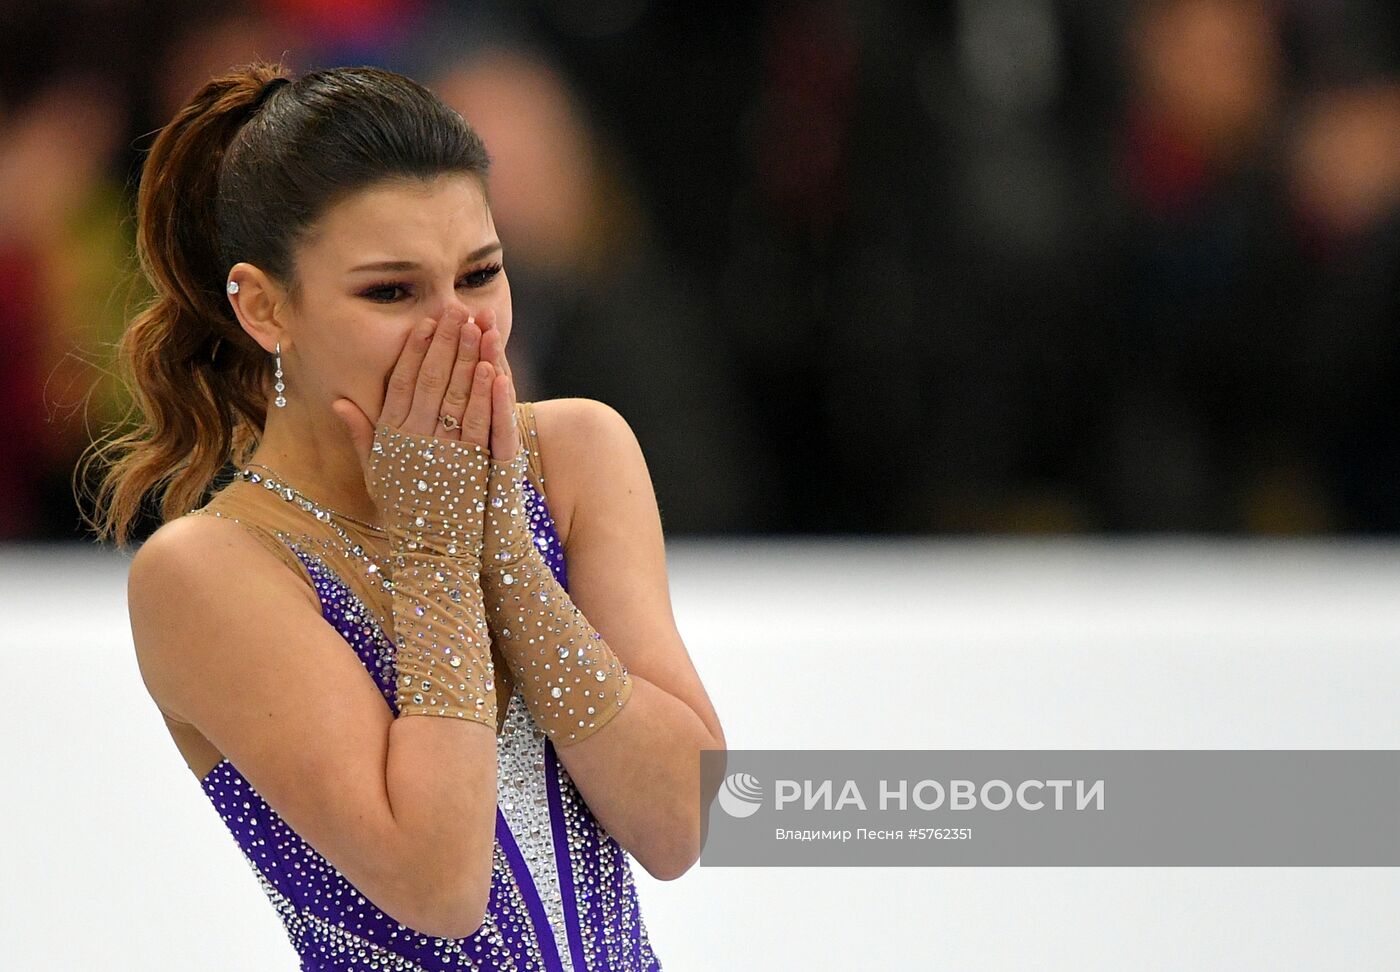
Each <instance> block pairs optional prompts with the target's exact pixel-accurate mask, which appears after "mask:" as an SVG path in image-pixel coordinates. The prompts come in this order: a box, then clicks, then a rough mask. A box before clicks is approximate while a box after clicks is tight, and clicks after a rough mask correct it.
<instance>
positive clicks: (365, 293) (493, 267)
mask: <svg viewBox="0 0 1400 972" xmlns="http://www.w3.org/2000/svg"><path fill="white" fill-rule="evenodd" d="M502 269H504V268H503V267H502V265H501V263H500V262H499V261H497V262H496V263H488V264H487V265H486V266H484V267H478V268H477V269H475V270H473V271H471V272H470V273H468V274H466V275H465V276H467V277H476V276H479V275H481V274H486V275H487V276H486V279H485V280H483V281H482V282H481V283H479V284H477V286H478V287H484V286H486V285H487V284H488V283H490V282H491V281H492V280H494V279H495V278H496V275H497V274H499V273H500V272H501V270H502ZM393 289H398V290H403V291H405V292H406V291H407V290H408V288H407V287H405V286H404V285H403V284H401V283H399V282H397V281H394V280H386V281H384V282H383V283H377V284H374V285H372V286H369V287H366V288H365V289H364V290H361V291H360V296H361V297H364V298H366V299H367V300H374V298H373V297H370V296H369V295H370V294H372V293H374V292H375V291H378V290H393ZM374 302H375V303H377V304H392V303H394V301H392V300H374Z"/></svg>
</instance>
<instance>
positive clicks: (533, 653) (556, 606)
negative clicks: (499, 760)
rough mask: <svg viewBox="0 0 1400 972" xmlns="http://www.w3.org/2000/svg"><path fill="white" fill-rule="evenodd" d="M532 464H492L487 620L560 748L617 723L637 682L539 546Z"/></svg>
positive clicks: (485, 556) (485, 562) (523, 459)
mask: <svg viewBox="0 0 1400 972" xmlns="http://www.w3.org/2000/svg"><path fill="white" fill-rule="evenodd" d="M528 461H529V459H528V456H527V454H526V453H525V451H524V450H521V451H520V452H518V453H516V455H515V458H514V459H511V460H501V459H495V458H493V459H491V460H490V476H489V479H488V486H487V499H486V515H485V519H484V522H483V530H484V536H483V542H482V567H481V589H482V593H483V595H484V596H485V599H486V620H487V623H488V624H489V626H490V629H491V632H492V634H493V635H494V636H495V639H496V645H497V647H498V648H499V649H500V651H501V654H502V656H504V658H505V660H506V663H507V664H508V665H509V666H510V670H511V673H512V674H513V675H514V676H515V680H516V684H518V685H519V687H520V694H521V695H522V696H523V697H524V699H525V704H526V707H527V708H528V709H529V710H530V715H531V716H532V717H533V718H534V720H535V722H536V723H537V724H538V725H539V726H540V728H541V729H543V730H544V731H545V733H546V734H548V736H549V737H550V739H551V740H552V741H553V742H554V745H555V746H556V747H563V746H571V745H573V744H575V743H579V742H582V741H583V740H584V739H587V738H588V737H589V736H591V735H593V734H594V733H595V732H597V731H598V730H599V729H601V728H603V726H605V725H607V724H608V723H609V722H610V721H612V719H613V717H614V716H616V715H617V713H618V712H620V711H621V710H622V707H623V706H624V705H625V704H626V703H627V700H628V698H630V697H631V694H632V677H631V675H630V674H629V673H628V671H627V669H626V667H625V666H624V665H623V664H622V661H621V660H620V659H619V658H618V657H617V656H616V655H615V654H613V651H612V649H611V648H609V647H608V643H607V642H606V641H604V640H603V636H602V635H600V634H599V633H598V632H597V631H596V630H594V628H593V626H592V625H591V624H589V623H588V619H587V618H585V617H584V616H583V613H582V612H581V611H580V610H579V609H578V608H577V607H576V606H575V605H574V602H573V600H572V599H571V598H570V597H569V594H568V592H567V591H565V590H564V588H563V587H561V586H560V584H559V582H558V580H556V579H555V577H554V572H553V571H551V570H550V569H549V564H548V563H546V562H545V559H544V555H543V554H541V553H540V549H539V547H537V546H536V545H535V543H534V536H533V534H532V533H531V532H530V527H529V523H528V521H527V515H526V511H525V499H524V493H523V491H522V484H523V482H524V480H525V473H526V469H527V463H528Z"/></svg>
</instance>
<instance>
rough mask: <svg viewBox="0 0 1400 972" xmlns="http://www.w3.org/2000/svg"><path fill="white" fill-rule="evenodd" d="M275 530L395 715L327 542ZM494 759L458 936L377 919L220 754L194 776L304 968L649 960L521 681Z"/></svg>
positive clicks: (556, 568)
mask: <svg viewBox="0 0 1400 972" xmlns="http://www.w3.org/2000/svg"><path fill="white" fill-rule="evenodd" d="M525 497H526V505H527V509H528V512H529V517H530V524H531V531H532V533H533V536H534V541H535V543H536V545H537V546H539V548H540V551H541V553H543V554H544V555H545V558H546V560H547V562H548V563H549V566H550V569H551V570H552V571H553V572H554V574H555V577H556V578H557V579H558V581H559V583H560V585H561V586H563V587H564V588H565V589H566V590H567V587H568V581H567V572H566V568H565V563H564V556H563V550H562V548H561V545H560V543H559V537H558V534H557V532H556V530H555V527H554V521H553V518H552V517H551V516H550V513H549V508H548V504H547V503H546V501H545V497H544V495H543V494H542V493H540V492H539V491H538V490H536V489H535V488H534V486H533V484H531V483H528V482H527V483H526V488H525ZM278 536H279V537H281V538H282V539H283V542H285V543H286V545H287V546H288V547H289V548H290V549H291V550H292V551H293V552H294V553H295V555H296V557H297V559H298V560H299V561H300V563H301V564H302V565H304V567H305V569H306V572H307V574H308V575H309V576H310V578H311V580H312V582H313V583H314V585H315V589H316V593H317V595H318V596H319V598H320V601H321V607H322V615H323V617H324V618H325V619H326V621H328V622H329V623H330V624H331V625H333V626H334V627H335V629H336V630H337V631H338V632H339V633H340V634H341V636H342V637H343V638H344V639H345V641H346V642H347V644H348V645H349V646H350V647H351V648H352V649H353V650H354V651H355V653H356V655H357V656H358V657H359V659H360V661H361V662H362V663H363V664H364V666H365V668H366V670H368V672H369V674H370V675H371V676H372V677H373V678H374V680H375V683H376V684H377V685H378V687H379V689H380V692H381V693H382V694H383V696H384V700H385V703H386V704H387V705H388V706H389V707H390V708H391V709H392V710H394V712H395V714H397V705H396V703H395V699H394V695H395V693H394V679H395V668H394V643H393V639H392V637H390V636H389V635H386V633H385V631H384V629H383V624H382V623H381V621H380V620H379V619H378V618H377V616H376V612H375V611H373V610H372V609H371V607H370V606H369V605H367V604H366V603H365V602H364V600H363V599H362V598H361V596H360V595H359V594H358V593H357V592H356V590H355V589H354V588H353V587H352V586H351V585H350V584H347V583H346V580H345V579H344V577H343V576H342V575H341V574H340V573H338V572H337V570H336V568H335V567H334V566H333V564H332V563H331V561H330V559H329V558H328V557H326V556H323V553H324V551H319V552H318V550H317V549H315V546H314V544H311V543H301V542H298V540H297V539H296V538H295V537H294V536H293V535H291V534H288V533H285V532H281V531H279V533H278ZM342 569H344V568H342ZM497 756H498V775H497V792H498V799H497V809H496V841H495V850H494V852H493V859H492V875H491V891H490V897H489V903H488V906H487V913H486V916H485V922H484V923H483V925H482V927H481V929H480V930H479V931H478V932H477V933H476V934H475V935H473V936H471V937H469V938H463V939H443V938H433V937H429V936H426V935H422V934H419V933H418V932H416V931H414V930H412V929H410V928H408V927H406V926H405V925H403V924H400V923H399V922H397V921H395V920H393V919H392V918H389V917H388V916H386V915H385V914H384V913H383V912H382V911H380V910H379V909H378V908H376V907H375V906H374V904H373V903H371V902H370V901H369V900H368V899H366V898H365V896H364V895H363V894H361V893H360V892H359V891H358V890H357V889H356V888H355V887H354V886H353V885H352V884H351V883H350V882H349V881H348V880H346V878H345V877H344V876H343V875H342V874H341V873H340V872H339V871H338V870H337V869H336V868H335V867H334V866H333V865H332V864H331V863H330V862H329V861H328V860H326V859H325V858H324V857H322V856H321V855H320V854H319V853H317V852H316V851H315V850H313V849H312V848H311V846H310V845H309V844H307V842H306V841H304V840H303V839H302V838H301V837H300V836H298V835H297V834H296V833H295V832H294V831H293V830H292V829H291V828H290V827H289V826H287V824H286V823H285V822H283V821H282V819H281V818H280V817H279V816H278V815H277V814H276V812H274V811H273V810H272V809H271V807H269V806H268V804H267V803H266V802H265V801H264V800H263V799H262V798H261V797H260V796H259V795H258V793H257V791H256V790H255V789H254V788H253V787H252V786H251V785H250V784H249V783H248V781H247V780H246V779H245V778H244V777H243V776H242V775H241V774H240V773H239V772H238V769H237V768H236V767H235V766H234V765H233V764H232V763H231V762H230V761H229V760H227V759H224V760H221V761H220V762H219V763H218V764H217V765H216V766H215V767H214V768H213V769H212V770H211V771H210V772H209V773H208V775H206V776H205V777H204V778H203V780H201V784H200V785H201V787H202V788H203V790H204V792H205V793H206V794H207V795H208V797H209V799H210V800H211V801H212V803H213V805H214V806H215V808H216V809H217V810H218V812H219V814H220V815H221V816H222V818H223V820H224V822H225V823H226V824H227V826H228V828H229V831H230V832H231V833H232V835H233V837H234V839H235V840H236V841H237V843H238V846H239V847H240V848H241V849H242V851H243V854H244V857H245V858H246V859H247V861H248V863H249V865H250V866H251V867H252V870H253V873H254V875H255V876H256V877H257V880H258V883H259V885H260V886H261V887H262V889H263V891H264V893H265V894H266V895H267V896H268V898H269V899H270V900H271V901H272V903H273V906H274V907H275V908H276V910H277V913H278V914H279V915H280V916H281V918H282V921H283V923H284V925H285V927H286V930H287V934H288V936H289V938H290V939H291V942H292V945H293V947H294V948H295V949H296V951H297V953H298V955H299V956H300V957H301V961H302V964H301V968H302V969H303V970H318V972H330V970H342V969H344V970H349V969H366V970H367V969H376V970H401V972H410V970H443V969H453V970H465V969H482V970H488V969H489V970H494V969H515V970H532V969H547V970H567V972H585V970H588V972H592V970H602V969H608V970H631V969H638V970H641V969H659V968H660V967H661V966H660V963H659V962H658V961H657V959H656V957H655V955H654V954H653V953H652V950H651V945H650V943H649V941H648V939H647V931H646V927H645V924H644V923H643V921H642V916H641V913H640V910H639V907H638V901H637V896H636V887H635V884H634V881H633V874H632V870H631V858H630V856H629V855H628V854H627V853H626V852H625V851H624V850H623V849H622V847H621V846H620V845H619V844H618V843H617V841H616V840H614V839H613V838H612V837H611V836H610V835H609V834H608V833H607V832H606V830H605V829H604V828H603V827H602V825H601V824H599V823H598V821H597V820H596V819H595V818H594V817H593V814H592V813H591V812H590V810H589V808H588V806H587V804H585V803H584V801H583V799H582V797H581V796H580V794H579V791H578V789H577V788H576V787H575V786H574V783H573V781H572V780H571V779H570V778H569V774H568V772H567V770H566V769H565V768H564V766H563V764H562V763H560V761H559V760H558V758H557V756H556V753H555V749H554V746H553V743H552V742H551V741H550V740H549V739H548V737H547V736H546V735H545V734H544V732H543V730H541V729H540V728H539V727H538V726H537V725H536V724H535V723H534V721H533V720H532V719H531V717H530V714H529V711H528V710H527V708H526V706H525V703H524V699H523V698H522V697H521V695H520V693H519V691H518V690H516V691H513V692H512V694H511V696H510V698H509V701H508V703H507V705H506V707H505V718H504V725H503V728H502V730H501V733H500V735H499V736H498V739H497Z"/></svg>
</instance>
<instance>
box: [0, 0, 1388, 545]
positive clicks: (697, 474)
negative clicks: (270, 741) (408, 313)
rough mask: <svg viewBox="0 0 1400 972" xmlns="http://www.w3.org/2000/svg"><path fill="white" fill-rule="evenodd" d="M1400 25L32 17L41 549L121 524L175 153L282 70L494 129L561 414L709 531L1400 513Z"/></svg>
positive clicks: (0, 384)
mask: <svg viewBox="0 0 1400 972" xmlns="http://www.w3.org/2000/svg"><path fill="white" fill-rule="evenodd" d="M1398 38H1400V7H1398V6H1397V5H1396V4H1393V3H1390V2H1387V0H1272V2H1265V0H1144V2H1135V3H1129V2H1122V0H1058V2H1056V0H963V2H946V3H937V2H928V3H919V2H894V0H886V2H879V0H869V2H855V0H790V2H754V3H749V4H724V3H711V4H661V3H648V2H647V0H602V2H594V3H589V2H580V0H548V2H546V0H533V2H527V0H519V2H514V3H483V2H465V0H459V2H431V0H338V2H331V0H263V2H260V3H239V4H228V3H217V2H211V0H199V2H194V0H50V2H47V3H45V4H37V3H34V4H27V3H26V4H17V3H5V4H3V5H0V45H4V47H5V50H4V52H3V54H4V56H3V57H0V400H3V404H4V408H3V413H0V414H3V419H4V422H5V429H4V434H3V435H0V539H10V540H19V539H49V538H54V539H57V538H68V539H73V538H79V537H80V536H81V534H80V528H79V525H78V523H79V517H78V508H77V506H76V501H75V498H74V485H75V483H74V470H75V468H76V463H77V461H78V459H79V456H80V454H81V453H82V452H83V450H84V449H85V448H86V447H87V445H88V444H89V442H90V441H91V440H92V438H93V437H94V436H98V435H101V434H103V433H104V432H106V431H107V430H109V429H111V428H112V427H113V426H114V425H119V424H120V423H122V422H123V421H126V420H127V418H126V416H127V414H128V411H129V409H130V408H131V402H130V400H129V399H128V398H127V396H126V394H125V392H124V390H123V389H122V388H121V386H120V383H119V382H118V381H117V380H116V378H115V375H114V372H113V364H112V350H113V347H114V345H115V342H116V340H117V337H118V336H119V334H120V333H121V330H122V328H123V326H124V324H125V322H126V321H127V319H128V318H129V316H130V314H131V313H132V310H133V308H134V307H136V306H138V305H139V304H140V302H141V301H143V300H144V299H145V298H146V296H147V291H146V289H145V288H146V284H145V283H144V282H143V281H142V280H141V279H140V277H139V275H138V273H137V266H136V260H135V255H134V249H133V239H134V226H133V222H132V220H133V216H132V213H133V203H134V198H135V188H136V181H137V178H138V175H139V170H140V163H141V159H142V157H143V153H144V152H145V151H146V150H147V149H148V148H149V145H150V142H151V140H152V138H153V136H154V133H155V131H156V130H158V129H159V128H160V127H161V126H162V125H163V124H164V123H165V122H166V121H167V120H168V119H169V118H170V116H171V115H172V113H173V112H174V111H175V109H176V108H177V106H178V105H180V104H181V103H182V102H183V101H184V99H185V98H186V97H188V95H189V94H190V93H191V92H192V91H193V90H194V89H195V88H196V87H197V86H198V85H199V84H200V83H202V82H203V81H204V80H205V79H206V78H208V77H210V76H212V75H213V74H216V73H218V72H220V71H222V70H223V69H225V68H227V67H229V66H231V65H233V64H237V63H240V62H242V61H246V60H248V59H250V58H252V57H254V56H261V57H271V58H278V57H281V58H284V59H285V60H286V61H287V63H288V64H290V65H291V66H293V68H294V69H295V70H298V71H302V70H307V69H310V68H313V67H323V66H332V65H336V64H376V65H380V66H383V67H387V68H391V69H394V70H398V71H402V72H404V73H406V74H409V75H410V76H412V77H415V78H417V79H418V80H420V81H422V82H424V83H425V84H428V85H429V86H430V87H432V88H434V89H435V90H436V91H438V92H439V93H440V94H441V95H442V96H443V97H444V98H445V99H446V100H447V101H448V102H449V103H450V104H452V105H453V106H454V107H456V108H457V109H458V110H459V111H461V113H462V114H463V116H464V117H466V119H467V120H468V121H469V122H470V123H471V124H472V125H473V126H475V127H476V128H477V130H478V131H480V132H481V134H482V136H483V137H484V138H485V140H486V144H487V147H488V150H489V151H490V152H491V154H492V157H493V160H494V162H493V170H492V176H491V179H492V193H493V202H494V206H495V208H494V211H493V215H494V217H495V221H496V225H497V228H498V230H499V231H500V233H501V237H502V240H503V243H504V245H505V263H506V267H507V270H508V272H509V275H510V280H511V290H512V294H513V299H514V318H515V330H514V336H513V337H512V340H511V360H512V365H513V369H514V370H515V372H516V378H517V385H518V388H519V395H520V398H521V399H522V400H528V399H543V398H555V397H564V396H584V397H590V398H598V399H601V400H603V401H605V402H608V403H609V404H611V405H612V406H613V407H615V408H616V409H617V410H618V411H620V412H621V413H622V414H623V415H624V416H625V417H626V418H627V419H628V421H629V422H630V423H631V424H632V427H633V428H634V430H635V431H636V433H637V436H638V438H639V440H640V442H641V444H642V448H643V451H644V452H645V454H646V457H647V461H648V464H649V467H650V470H651V473H652V478H653V481H654V483H655V485H656V489H657V494H658V499H659V502H660V506H661V510H662V519H663V523H664V525H665V527H666V530H667V532H668V533H669V534H676V533H730V532H763V533H768V532H773V533H802V532H821V533H949V532H954V533H959V532H967V533H982V532H1008V533H1022V532H1067V533H1068V532H1100V531H1102V532H1123V531H1204V532H1222V533H1257V534H1304V533H1331V532H1372V531H1391V530H1394V529H1396V528H1397V527H1400V434H1397V431H1396V426H1395V422H1394V421H1393V418H1394V416H1395V415H1396V414H1397V411H1398V410H1400V409H1398V406H1400V333H1397V325H1398V324H1400V50H1398V49H1397V39H1398ZM78 485H79V486H81V485H82V484H81V483H78ZM150 525H151V527H154V525H155V524H154V523H152V524H150Z"/></svg>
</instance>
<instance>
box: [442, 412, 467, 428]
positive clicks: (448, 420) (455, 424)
mask: <svg viewBox="0 0 1400 972" xmlns="http://www.w3.org/2000/svg"><path fill="white" fill-rule="evenodd" d="M438 422H439V424H441V425H442V427H443V428H444V429H446V430H447V431H449V432H451V431H452V430H453V429H459V428H461V427H462V423H461V422H459V421H457V416H455V415H448V414H447V413H446V412H443V413H442V414H441V415H439V416H438Z"/></svg>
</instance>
